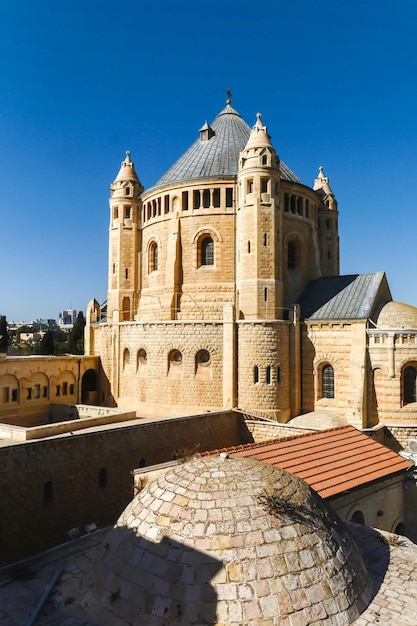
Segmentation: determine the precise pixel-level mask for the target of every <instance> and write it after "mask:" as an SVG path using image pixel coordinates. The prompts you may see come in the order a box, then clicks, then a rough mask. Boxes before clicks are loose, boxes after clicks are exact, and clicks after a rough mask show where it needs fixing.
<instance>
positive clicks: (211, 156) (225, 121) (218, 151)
mask: <svg viewBox="0 0 417 626" xmlns="http://www.w3.org/2000/svg"><path fill="white" fill-rule="evenodd" d="M205 126H206V125H205ZM205 126H203V128H204V127H205ZM210 126H211V128H212V129H213V130H214V131H215V134H214V136H213V137H211V138H210V139H209V140H207V141H201V139H200V138H198V139H196V141H195V142H194V143H193V144H192V145H191V146H190V147H189V148H188V150H186V152H184V154H183V155H182V156H181V157H180V158H179V159H178V160H177V161H176V162H175V163H174V165H172V167H170V169H169V170H168V171H167V172H166V174H164V175H163V176H162V178H160V179H159V180H158V182H157V183H156V184H155V185H154V187H162V186H163V185H172V184H173V183H179V182H183V181H192V180H198V179H200V178H231V177H234V176H236V175H237V171H238V165H239V153H240V152H241V151H242V150H243V149H244V147H245V146H246V144H247V141H248V139H249V134H250V128H249V126H248V125H247V124H246V122H245V121H244V120H243V119H242V118H241V116H240V115H239V113H238V112H237V111H236V110H235V109H234V108H233V107H231V106H230V104H228V105H227V106H226V107H225V108H224V109H223V111H221V112H220V113H219V114H218V115H217V117H216V119H215V120H214V122H213V123H212V124H210ZM280 170H281V178H282V179H283V180H288V181H290V182H293V183H298V184H301V185H302V184H303V183H302V181H301V180H300V179H299V178H298V177H297V176H296V175H295V174H294V173H293V172H292V171H291V170H290V169H289V168H288V167H287V166H286V165H285V163H283V162H282V161H281V163H280Z"/></svg>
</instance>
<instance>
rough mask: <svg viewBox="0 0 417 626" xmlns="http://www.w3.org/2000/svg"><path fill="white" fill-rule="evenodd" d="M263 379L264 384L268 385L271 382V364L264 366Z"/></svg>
mask: <svg viewBox="0 0 417 626" xmlns="http://www.w3.org/2000/svg"><path fill="white" fill-rule="evenodd" d="M265 374H266V375H265V380H266V384H267V385H270V384H271V366H270V365H268V366H267V368H266V372H265Z"/></svg>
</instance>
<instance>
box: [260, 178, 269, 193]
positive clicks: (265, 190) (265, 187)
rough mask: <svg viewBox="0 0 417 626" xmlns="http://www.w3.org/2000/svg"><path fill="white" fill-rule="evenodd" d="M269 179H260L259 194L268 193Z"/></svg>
mask: <svg viewBox="0 0 417 626" xmlns="http://www.w3.org/2000/svg"><path fill="white" fill-rule="evenodd" d="M268 181H269V178H261V193H268Z"/></svg>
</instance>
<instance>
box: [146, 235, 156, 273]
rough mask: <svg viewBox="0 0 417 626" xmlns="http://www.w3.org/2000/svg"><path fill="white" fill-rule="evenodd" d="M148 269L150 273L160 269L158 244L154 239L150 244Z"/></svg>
mask: <svg viewBox="0 0 417 626" xmlns="http://www.w3.org/2000/svg"><path fill="white" fill-rule="evenodd" d="M148 269H149V274H150V273H151V272H155V271H156V270H157V269H158V244H157V243H156V241H152V242H151V244H150V246H149V258H148Z"/></svg>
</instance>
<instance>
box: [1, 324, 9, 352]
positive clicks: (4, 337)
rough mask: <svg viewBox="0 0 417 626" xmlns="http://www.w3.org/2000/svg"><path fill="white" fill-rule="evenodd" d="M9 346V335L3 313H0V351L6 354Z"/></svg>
mask: <svg viewBox="0 0 417 626" xmlns="http://www.w3.org/2000/svg"><path fill="white" fill-rule="evenodd" d="M8 347H9V335H8V332H7V321H6V316H5V315H0V352H2V353H6V354H7V348H8Z"/></svg>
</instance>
